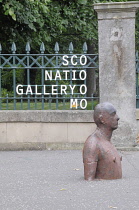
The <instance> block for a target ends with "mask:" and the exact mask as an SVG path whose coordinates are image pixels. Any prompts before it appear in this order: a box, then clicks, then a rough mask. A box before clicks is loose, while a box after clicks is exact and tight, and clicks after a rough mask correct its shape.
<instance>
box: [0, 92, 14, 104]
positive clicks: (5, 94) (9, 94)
mask: <svg viewBox="0 0 139 210" xmlns="http://www.w3.org/2000/svg"><path fill="white" fill-rule="evenodd" d="M1 97H2V98H3V99H2V100H1V102H2V103H6V102H7V97H13V91H7V89H5V88H2V90H1ZM11 101H12V99H8V102H11Z"/></svg>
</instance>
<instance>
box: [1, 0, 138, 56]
mask: <svg viewBox="0 0 139 210" xmlns="http://www.w3.org/2000/svg"><path fill="white" fill-rule="evenodd" d="M117 1H119V2H120V1H126V0H117ZM96 2H110V1H98V0H72V1H69V0H59V1H57V0H24V1H23V0H0V16H1V19H0V26H1V33H0V40H1V43H2V47H3V49H4V50H5V51H6V49H7V46H8V47H11V43H12V42H13V41H14V42H15V43H16V44H17V50H18V52H23V51H24V50H25V44H26V42H27V41H29V42H30V43H31V49H32V52H37V51H39V46H40V44H41V42H44V43H45V46H46V51H47V52H49V53H50V52H53V48H54V44H55V42H56V41H58V42H59V43H60V47H61V48H62V51H63V50H65V48H64V46H66V48H67V47H68V44H69V43H70V42H71V41H72V42H73V43H74V46H75V48H76V49H80V48H81V46H82V44H83V42H84V41H87V42H88V43H89V44H92V43H93V49H94V52H95V51H97V15H96V12H95V11H94V10H93V4H94V3H96ZM111 2H112V1H111ZM137 20H139V15H138V16H137ZM136 27H137V32H136V35H137V37H138V36H139V35H138V34H139V33H138V30H139V22H138V21H137V26H136ZM61 48H60V49H61ZM8 51H9V49H8Z"/></svg>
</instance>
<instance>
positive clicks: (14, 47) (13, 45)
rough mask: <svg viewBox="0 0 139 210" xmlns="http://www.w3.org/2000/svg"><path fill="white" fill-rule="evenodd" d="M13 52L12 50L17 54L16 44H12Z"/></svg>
mask: <svg viewBox="0 0 139 210" xmlns="http://www.w3.org/2000/svg"><path fill="white" fill-rule="evenodd" d="M11 50H12V53H15V52H16V45H15V43H14V42H13V43H12V48H11Z"/></svg>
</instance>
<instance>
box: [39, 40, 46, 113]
mask: <svg viewBox="0 0 139 210" xmlns="http://www.w3.org/2000/svg"><path fill="white" fill-rule="evenodd" d="M40 51H41V54H42V56H41V66H42V67H44V51H45V46H44V43H43V42H42V44H41V46H40ZM41 85H42V97H41V99H42V110H44V68H42V69H41Z"/></svg>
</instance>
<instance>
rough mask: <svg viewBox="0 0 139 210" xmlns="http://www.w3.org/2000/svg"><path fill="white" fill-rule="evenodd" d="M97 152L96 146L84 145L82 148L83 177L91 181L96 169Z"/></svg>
mask: <svg viewBox="0 0 139 210" xmlns="http://www.w3.org/2000/svg"><path fill="white" fill-rule="evenodd" d="M97 161H98V154H97V149H96V146H93V147H90V145H88V144H87V145H86V144H85V146H84V149H83V163H84V178H85V180H88V181H91V180H94V179H95V176H96V169H97Z"/></svg>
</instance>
